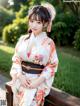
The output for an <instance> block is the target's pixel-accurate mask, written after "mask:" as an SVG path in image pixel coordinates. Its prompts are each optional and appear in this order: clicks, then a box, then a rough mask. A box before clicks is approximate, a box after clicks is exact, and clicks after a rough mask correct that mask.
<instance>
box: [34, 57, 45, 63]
mask: <svg viewBox="0 0 80 106" xmlns="http://www.w3.org/2000/svg"><path fill="white" fill-rule="evenodd" d="M41 61H43V55H36V56H35V62H37V63H39V62H41Z"/></svg>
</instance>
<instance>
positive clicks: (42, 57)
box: [10, 32, 58, 106]
mask: <svg viewBox="0 0 80 106" xmlns="http://www.w3.org/2000/svg"><path fill="white" fill-rule="evenodd" d="M28 36H29V35H23V36H22V37H20V39H19V41H18V43H17V45H16V47H15V53H14V55H13V57H12V61H13V64H12V67H11V71H10V75H11V76H17V75H18V74H19V73H21V72H22V68H21V61H29V62H33V63H37V64H40V65H44V69H43V71H42V73H41V75H42V76H43V77H44V78H45V82H43V83H42V84H41V85H40V86H39V87H37V88H36V89H31V90H29V89H24V88H22V86H20V81H18V83H17V82H16V83H15V84H13V86H12V89H13V92H14V97H15V98H16V104H17V103H18V105H19V106H43V105H44V100H45V97H46V96H47V95H48V94H49V92H50V89H51V87H52V84H53V81H54V76H55V72H56V71H57V67H58V57H57V53H56V48H55V44H54V42H53V41H52V39H51V38H49V37H48V36H47V34H46V32H42V33H41V34H39V35H38V36H36V37H35V36H34V34H33V33H32V34H31V36H30V38H29V39H26V38H27V37H28ZM24 74H25V75H26V77H28V78H32V79H35V78H38V77H39V76H40V75H38V74H29V73H24ZM16 90H17V91H16ZM19 100H20V102H18V101H19Z"/></svg>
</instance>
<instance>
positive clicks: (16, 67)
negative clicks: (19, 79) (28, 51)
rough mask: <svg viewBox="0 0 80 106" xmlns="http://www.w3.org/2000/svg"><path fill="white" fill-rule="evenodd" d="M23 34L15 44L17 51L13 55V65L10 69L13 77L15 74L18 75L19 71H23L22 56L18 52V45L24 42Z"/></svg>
mask: <svg viewBox="0 0 80 106" xmlns="http://www.w3.org/2000/svg"><path fill="white" fill-rule="evenodd" d="M22 39H23V36H21V37H20V38H19V40H18V42H17V44H16V46H15V52H14V55H13V57H12V67H11V70H10V75H11V77H14V76H15V75H17V74H18V73H21V72H22V69H21V58H20V56H19V54H18V47H19V46H20V44H21V42H22Z"/></svg>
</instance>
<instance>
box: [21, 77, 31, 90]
mask: <svg viewBox="0 0 80 106" xmlns="http://www.w3.org/2000/svg"><path fill="white" fill-rule="evenodd" d="M19 79H20V81H21V85H22V86H23V87H25V88H27V86H29V85H30V83H31V80H30V79H29V78H27V77H26V76H25V75H20V77H19Z"/></svg>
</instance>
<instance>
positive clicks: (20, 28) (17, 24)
mask: <svg viewBox="0 0 80 106" xmlns="http://www.w3.org/2000/svg"><path fill="white" fill-rule="evenodd" d="M26 31H27V18H22V19H20V18H17V19H15V20H14V21H13V24H10V25H8V26H6V27H5V28H4V30H3V41H4V42H6V43H9V42H10V43H16V42H17V40H18V38H19V37H20V36H21V34H25V33H26Z"/></svg>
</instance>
